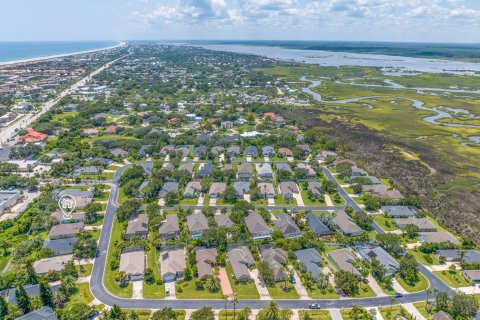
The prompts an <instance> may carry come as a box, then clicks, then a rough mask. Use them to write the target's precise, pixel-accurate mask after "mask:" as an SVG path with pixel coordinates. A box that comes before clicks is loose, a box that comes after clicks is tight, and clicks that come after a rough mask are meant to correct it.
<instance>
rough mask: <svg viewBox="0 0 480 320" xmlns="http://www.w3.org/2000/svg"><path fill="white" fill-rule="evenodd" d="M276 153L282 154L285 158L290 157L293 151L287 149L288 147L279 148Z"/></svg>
mask: <svg viewBox="0 0 480 320" xmlns="http://www.w3.org/2000/svg"><path fill="white" fill-rule="evenodd" d="M278 153H279V154H280V155H281V156H284V157H286V158H291V157H293V152H292V150H290V149H288V148H280V149H278Z"/></svg>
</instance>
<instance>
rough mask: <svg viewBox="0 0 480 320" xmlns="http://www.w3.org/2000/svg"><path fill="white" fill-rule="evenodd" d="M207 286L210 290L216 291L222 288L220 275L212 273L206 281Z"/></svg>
mask: <svg viewBox="0 0 480 320" xmlns="http://www.w3.org/2000/svg"><path fill="white" fill-rule="evenodd" d="M205 286H206V287H207V289H208V291H210V292H216V291H218V289H220V280H219V279H218V277H216V276H214V275H211V276H209V277H208V278H207V279H206V281H205Z"/></svg>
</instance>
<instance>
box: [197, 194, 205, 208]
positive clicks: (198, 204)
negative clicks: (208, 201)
mask: <svg viewBox="0 0 480 320" xmlns="http://www.w3.org/2000/svg"><path fill="white" fill-rule="evenodd" d="M204 200H205V198H204V197H203V195H201V196H200V197H198V201H197V206H203V201H204Z"/></svg>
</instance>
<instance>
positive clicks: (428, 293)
mask: <svg viewBox="0 0 480 320" xmlns="http://www.w3.org/2000/svg"><path fill="white" fill-rule="evenodd" d="M425 293H426V294H427V304H428V296H429V295H430V294H431V293H432V289H430V288H427V290H425Z"/></svg>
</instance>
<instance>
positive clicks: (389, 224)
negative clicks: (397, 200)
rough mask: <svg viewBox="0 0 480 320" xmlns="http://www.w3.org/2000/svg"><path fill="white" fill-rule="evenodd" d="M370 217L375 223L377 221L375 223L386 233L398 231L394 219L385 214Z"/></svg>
mask: <svg viewBox="0 0 480 320" xmlns="http://www.w3.org/2000/svg"><path fill="white" fill-rule="evenodd" d="M370 217H372V219H373V221H375V223H376V224H378V225H379V227H380V228H382V229H383V230H385V231H392V230H397V229H398V227H397V226H396V225H395V223H394V221H393V219H392V218H389V217H387V216H385V215H383V214H372V215H370Z"/></svg>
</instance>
